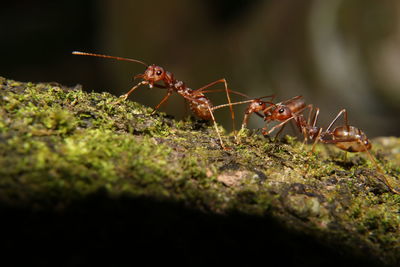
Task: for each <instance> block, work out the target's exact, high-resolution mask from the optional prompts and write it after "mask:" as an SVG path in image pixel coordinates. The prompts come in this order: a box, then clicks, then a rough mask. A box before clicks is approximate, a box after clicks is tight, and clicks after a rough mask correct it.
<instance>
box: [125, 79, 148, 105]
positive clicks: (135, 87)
mask: <svg viewBox="0 0 400 267" xmlns="http://www.w3.org/2000/svg"><path fill="white" fill-rule="evenodd" d="M145 84H148V82H147V81H141V82H140V83H138V84H136V85H135V86H134V87H132V88H131V90H129V91H128V92H127V93H126V94H123V95H121V96H120V97H119V100H121V101H125V100H126V99H127V98H128V96H129V95H130V94H131V93H132V92H133V91H135V90H136V89H137V88H139V86H141V85H145Z"/></svg>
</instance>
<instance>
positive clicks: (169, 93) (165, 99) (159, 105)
mask: <svg viewBox="0 0 400 267" xmlns="http://www.w3.org/2000/svg"><path fill="white" fill-rule="evenodd" d="M172 92H173V91H172V90H168V92H167V95H166V96H164V98H163V99H162V100H161V102H160V103H158V105H157V106H156V107H155V108H154V110H153V112H151V115H153V114H154V113H156V111H157V109H159V108H160V107H161V105H162V104H164V102H165V101H167V99H168V98H169V97H170V96H171V95H172Z"/></svg>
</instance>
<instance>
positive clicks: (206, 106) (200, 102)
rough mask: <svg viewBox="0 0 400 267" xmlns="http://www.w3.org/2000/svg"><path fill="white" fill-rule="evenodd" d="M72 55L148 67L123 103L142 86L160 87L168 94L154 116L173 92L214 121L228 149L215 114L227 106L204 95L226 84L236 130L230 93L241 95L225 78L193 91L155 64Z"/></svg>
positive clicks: (193, 108)
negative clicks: (214, 102) (229, 86)
mask: <svg viewBox="0 0 400 267" xmlns="http://www.w3.org/2000/svg"><path fill="white" fill-rule="evenodd" d="M72 54H73V55H82V56H94V57H102V58H111V59H116V60H123V61H131V62H136V63H139V64H142V65H144V66H145V67H146V70H145V71H144V73H143V74H138V75H136V76H134V79H137V78H140V79H142V81H141V82H139V83H137V84H136V85H135V86H133V87H132V88H131V89H130V90H129V91H128V92H127V93H125V94H123V95H121V96H120V99H121V100H122V101H124V100H126V99H127V98H128V96H129V95H130V94H131V93H132V92H133V91H135V90H136V89H137V88H139V87H140V86H141V85H148V86H149V87H150V88H153V87H158V88H164V89H167V94H166V95H165V97H164V98H163V99H162V100H161V101H160V103H159V104H158V105H157V106H156V107H155V108H154V111H153V113H152V114H154V113H155V112H156V111H157V109H158V108H159V107H160V106H161V105H162V104H164V103H165V102H166V101H167V100H168V98H169V97H170V96H171V94H172V93H173V92H176V93H178V94H179V95H181V96H182V97H183V98H184V99H185V100H186V102H187V103H188V104H189V107H190V109H191V110H192V112H193V113H194V114H195V115H196V116H198V117H199V118H201V119H203V120H212V121H213V123H214V127H215V131H216V132H217V135H218V138H219V141H220V144H221V147H222V148H223V149H224V150H226V149H227V148H226V147H225V145H224V143H223V142H222V138H221V134H220V132H219V130H218V126H217V123H216V121H215V117H214V114H213V111H214V110H216V109H219V108H222V107H225V106H227V105H226V104H224V105H219V106H213V104H212V103H211V101H210V100H209V99H208V98H207V97H206V96H205V95H204V93H208V92H216V91H218V90H208V91H205V90H206V89H208V88H210V87H211V86H213V85H215V84H218V83H224V86H225V92H226V98H227V99H228V106H229V108H230V112H231V118H232V123H233V129H234V124H235V123H234V117H235V114H234V112H233V108H232V104H231V103H232V102H231V98H230V95H229V93H230V92H231V93H237V94H240V93H238V92H235V91H232V90H230V89H228V84H227V81H226V80H225V79H224V78H223V79H219V80H216V81H214V82H212V83H209V84H207V85H205V86H203V87H201V88H198V89H196V90H193V89H190V88H188V87H187V86H186V85H185V83H184V82H182V81H179V80H176V79H175V78H174V75H173V74H172V73H171V72H169V71H166V70H165V69H164V68H163V67H160V66H157V65H155V64H152V65H148V64H146V63H145V62H143V61H140V60H136V59H130V58H123V57H115V56H108V55H102V54H94V53H87V52H80V51H73V52H72ZM160 81H162V82H163V83H164V85H161V84H157V82H160Z"/></svg>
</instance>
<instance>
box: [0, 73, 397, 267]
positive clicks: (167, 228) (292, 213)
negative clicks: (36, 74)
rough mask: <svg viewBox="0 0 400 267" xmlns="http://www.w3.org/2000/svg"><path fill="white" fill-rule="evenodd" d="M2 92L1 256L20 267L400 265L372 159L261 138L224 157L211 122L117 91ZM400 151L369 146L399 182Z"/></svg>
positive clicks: (243, 137) (389, 145)
mask: <svg viewBox="0 0 400 267" xmlns="http://www.w3.org/2000/svg"><path fill="white" fill-rule="evenodd" d="M0 88H1V90H0V116H1V120H0V212H1V221H2V222H1V225H2V227H1V231H0V234H1V235H0V236H1V239H2V242H1V246H2V248H1V249H2V250H1V251H2V252H6V253H4V254H5V256H4V257H3V260H6V259H7V260H9V261H10V263H13V264H14V265H19V264H29V266H31V265H35V264H37V265H41V266H43V265H49V266H50V265H51V266H80V265H85V266H87V265H89V264H91V265H93V264H97V265H99V264H100V265H103V264H104V265H108V266H132V265H134V264H135V263H137V261H138V260H139V259H145V260H146V262H147V263H152V262H155V261H160V260H161V261H163V262H165V263H167V262H173V263H184V264H186V265H188V266H192V265H202V266H204V265H205V264H208V263H229V262H237V263H246V264H248V265H250V264H251V263H256V262H260V261H261V262H262V263H265V265H268V264H270V263H271V262H278V264H280V265H281V264H282V265H283V264H289V265H294V266H323V265H324V266H336V265H337V264H348V265H350V264H352V266H357V265H359V266H366V265H367V266H373V265H388V266H395V265H397V264H400V245H399V244H400V213H399V211H400V196H399V195H395V194H393V193H391V192H390V191H389V190H388V188H387V187H386V186H385V184H384V183H383V182H382V173H380V172H377V171H376V166H374V164H372V163H371V162H370V160H369V159H368V157H366V155H363V154H361V153H359V154H349V153H348V154H347V157H345V155H344V153H343V152H342V151H340V150H338V149H336V148H335V147H332V146H326V145H318V146H317V151H316V153H314V154H311V153H310V147H309V146H308V145H305V146H303V144H302V143H301V142H298V141H296V138H294V137H291V136H286V137H284V138H282V139H280V140H272V141H271V140H268V139H266V138H264V137H262V136H261V135H260V134H258V133H256V132H252V131H242V132H240V134H239V137H240V140H239V142H238V141H237V140H235V139H234V137H233V136H232V135H227V134H224V135H223V140H224V143H225V144H226V145H227V146H228V147H230V148H231V149H230V150H227V151H224V150H222V149H221V148H220V145H219V141H218V139H217V136H216V133H215V130H214V128H213V126H212V125H211V124H207V123H205V122H202V121H199V120H196V119H193V118H187V119H185V120H179V121H178V120H174V119H173V118H171V117H169V116H167V115H165V114H164V113H160V112H157V113H156V114H154V115H151V112H152V109H151V108H148V107H144V106H142V105H140V104H138V103H135V102H132V101H130V100H128V101H125V102H122V103H116V101H117V100H118V98H117V97H115V96H112V95H110V94H108V93H102V94H98V93H86V92H83V91H82V90H81V89H80V88H79V87H78V86H77V87H75V88H66V87H64V86H61V85H59V84H54V83H51V84H44V83H41V84H32V83H22V82H16V81H12V80H7V79H5V78H0ZM220 129H221V131H222V132H223V131H224V130H223V129H222V128H220ZM399 152H400V139H398V138H394V137H393V138H378V139H375V140H373V149H372V154H373V155H374V157H376V160H377V162H378V164H379V165H380V166H381V168H382V169H383V170H384V171H385V173H386V177H387V179H388V180H389V181H390V182H391V183H392V184H393V185H394V186H395V187H396V188H399V187H400V181H399V176H400V153H399ZM8 251H13V252H17V253H18V255H19V256H18V257H8V256H7V255H10V254H9V253H8ZM8 266H9V265H8Z"/></svg>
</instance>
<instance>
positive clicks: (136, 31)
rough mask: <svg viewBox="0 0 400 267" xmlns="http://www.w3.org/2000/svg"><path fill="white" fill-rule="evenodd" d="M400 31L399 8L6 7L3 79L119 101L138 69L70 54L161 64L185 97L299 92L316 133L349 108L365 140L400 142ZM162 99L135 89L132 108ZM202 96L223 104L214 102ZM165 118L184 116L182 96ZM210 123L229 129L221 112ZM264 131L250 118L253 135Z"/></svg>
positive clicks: (313, 0)
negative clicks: (314, 115) (204, 92)
mask: <svg viewBox="0 0 400 267" xmlns="http://www.w3.org/2000/svg"><path fill="white" fill-rule="evenodd" d="M399 26H400V2H399V1H396V0H381V1H375V0H346V1H344V0H329V1H321V0H303V1H290V0H268V1H262V0H253V1H246V0H220V1H215V0H202V1H201V0H192V1H187V0H168V1H161V0H153V1H144V0H143V1H122V0H121V1H111V0H99V1H94V0H86V1H78V0H69V1H22V0H19V1H18V0H17V1H8V2H5V3H3V4H2V15H1V17H0V33H1V39H0V40H1V42H0V48H1V49H0V53H1V64H0V75H1V76H4V77H7V78H11V79H15V80H19V81H33V82H41V81H55V82H59V83H62V84H66V85H70V86H73V85H75V84H82V85H83V87H84V89H85V90H87V91H99V92H101V91H107V92H110V93H113V94H116V95H120V94H122V93H125V92H126V91H127V90H129V89H130V87H131V86H133V85H134V81H133V79H132V78H133V76H134V75H135V74H138V73H141V72H143V70H144V68H143V66H142V65H139V64H135V63H129V62H121V61H113V60H109V59H100V58H94V57H82V56H73V55H71V51H73V50H81V51H87V52H95V53H102V54H109V55H114V56H122V57H129V58H135V59H140V60H143V61H145V62H147V63H155V64H158V65H161V66H163V67H165V68H166V69H167V70H169V71H171V72H173V73H174V74H175V77H176V78H177V79H179V80H182V81H185V82H186V84H187V85H188V86H189V87H191V88H193V89H196V88H199V87H201V86H203V85H205V84H207V83H209V82H212V81H214V80H217V79H220V78H226V79H227V80H228V83H229V86H230V88H231V89H233V90H237V91H241V92H244V93H246V94H249V95H251V96H262V95H268V94H276V95H277V100H284V99H288V98H291V97H293V96H296V95H303V96H304V97H305V99H306V101H307V102H308V103H313V104H314V105H316V106H318V107H320V108H321V116H320V118H321V119H320V124H321V125H322V126H326V125H327V124H328V123H329V122H330V120H332V118H333V117H334V116H335V115H336V114H337V112H338V111H339V110H340V109H342V108H346V109H347V110H348V111H349V119H350V123H351V124H352V125H354V126H357V127H359V128H361V129H363V130H364V131H365V132H366V133H367V134H368V136H370V137H374V136H384V135H395V136H400V124H399V122H400V118H399V115H398V114H399V112H400V104H399V102H400V27H399ZM215 88H223V87H222V85H221V86H216V87H215ZM164 94H165V91H164V90H161V89H152V90H149V89H147V88H142V89H141V90H137V91H136V92H135V93H133V94H132V96H131V97H130V100H135V101H138V102H140V103H144V104H146V105H150V106H155V105H156V104H157V103H158V102H159V101H160V100H161V98H162V97H163V96H164ZM210 98H211V99H212V101H213V102H214V103H215V104H221V103H224V102H226V100H225V98H224V94H223V93H213V94H210ZM235 99H236V100H241V98H240V97H235ZM243 109H244V107H239V108H237V109H236V114H237V118H238V121H237V125H239V124H240V120H241V119H242V118H243V116H242V114H243ZM162 110H163V111H165V112H167V113H169V114H172V115H175V116H177V118H182V117H184V116H187V115H188V114H189V113H188V111H187V108H185V104H184V101H183V99H182V98H180V97H179V96H174V97H172V98H171V100H170V101H169V103H168V105H167V106H166V107H163V108H162ZM216 116H217V119H218V121H219V122H221V123H223V124H224V125H226V126H227V127H228V128H229V125H230V122H229V117H228V116H229V114H228V112H227V111H226V110H225V111H218V112H216ZM261 126H262V120H261V119H259V118H257V117H254V118H252V119H251V124H250V127H251V128H259V127H261Z"/></svg>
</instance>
